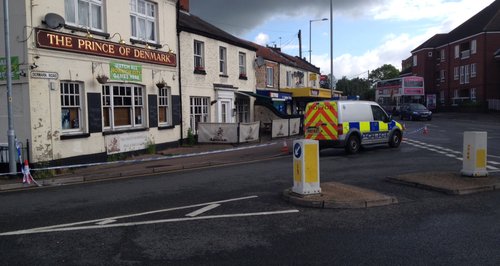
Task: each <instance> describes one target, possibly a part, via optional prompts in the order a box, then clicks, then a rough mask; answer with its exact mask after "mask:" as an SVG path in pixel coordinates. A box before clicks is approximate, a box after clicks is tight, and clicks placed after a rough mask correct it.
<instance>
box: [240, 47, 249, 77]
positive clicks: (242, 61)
mask: <svg viewBox="0 0 500 266" xmlns="http://www.w3.org/2000/svg"><path fill="white" fill-rule="evenodd" d="M238 70H239V76H240V77H246V76H247V55H246V53H243V52H238Z"/></svg>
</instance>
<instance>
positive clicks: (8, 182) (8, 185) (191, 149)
mask: <svg viewBox="0 0 500 266" xmlns="http://www.w3.org/2000/svg"><path fill="white" fill-rule="evenodd" d="M294 139H296V138H286V139H268V140H261V141H260V142H256V143H242V144H237V145H229V144H197V145H194V146H182V147H177V148H170V149H166V150H162V151H158V152H156V153H155V154H145V155H140V156H135V157H130V158H127V159H126V160H124V161H116V162H107V163H102V164H93V165H89V166H81V165H80V166H78V167H76V166H75V167H60V168H57V169H51V170H50V172H51V173H52V175H51V176H49V177H46V178H39V177H40V176H41V173H42V172H41V171H39V170H38V169H32V171H31V173H32V175H33V177H34V179H35V180H36V181H37V183H38V184H39V186H38V185H36V184H34V183H32V184H26V183H23V182H22V176H21V175H19V176H17V177H14V178H7V177H6V176H0V192H6V191H19V190H30V189H39V188H44V187H53V186H63V185H70V184H79V183H85V182H98V181H102V180H111V179H120V178H133V177H136V176H144V175H151V174H161V173H169V172H175V171H183V170H188V169H196V168H207V167H217V166H222V165H234V164H243V163H249V162H252V161H263V160H272V159H275V158H279V157H289V158H290V160H292V156H291V147H292V144H293V141H294ZM387 180H388V181H390V182H395V183H399V184H404V185H411V186H415V187H418V188H423V189H432V190H437V191H441V192H445V193H447V194H454V195H464V194H470V193H477V192H483V191H491V190H499V189H500V176H499V175H498V174H497V175H496V176H489V177H482V178H467V177H462V176H460V175H459V174H458V173H449V172H443V173H440V172H433V173H414V174H407V175H401V176H393V177H388V178H387ZM292 182H293V181H292V176H290V183H292ZM292 185H293V184H292ZM320 187H321V193H319V194H313V195H300V194H296V193H294V192H293V191H292V190H291V188H286V189H284V190H283V191H282V192H281V194H282V198H283V199H284V200H285V201H287V202H289V203H290V204H295V205H300V206H304V207H314V208H342V209H345V208H369V207H377V206H384V205H389V204H397V203H398V200H397V198H395V197H393V196H390V195H384V194H381V193H379V192H376V191H372V190H368V189H365V188H359V187H355V186H351V185H347V184H342V183H337V182H324V183H321V184H320ZM277 193H280V192H277Z"/></svg>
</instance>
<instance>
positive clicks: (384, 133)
mask: <svg viewBox="0 0 500 266" xmlns="http://www.w3.org/2000/svg"><path fill="white" fill-rule="evenodd" d="M371 109H372V114H373V121H372V122H370V135H371V136H370V138H371V140H372V141H371V142H373V143H386V142H387V141H388V140H389V127H390V123H391V121H390V119H389V116H388V115H387V113H386V112H385V111H384V110H383V109H382V108H381V107H380V106H378V105H371Z"/></svg>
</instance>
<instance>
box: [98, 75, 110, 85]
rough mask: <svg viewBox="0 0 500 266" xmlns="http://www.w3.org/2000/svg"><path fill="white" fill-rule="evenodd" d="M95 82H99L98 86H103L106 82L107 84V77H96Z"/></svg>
mask: <svg viewBox="0 0 500 266" xmlns="http://www.w3.org/2000/svg"><path fill="white" fill-rule="evenodd" d="M96 79H97V82H99V83H100V84H105V83H106V82H108V79H109V78H108V76H106V75H97V78H96Z"/></svg>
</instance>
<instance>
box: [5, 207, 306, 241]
mask: <svg viewBox="0 0 500 266" xmlns="http://www.w3.org/2000/svg"><path fill="white" fill-rule="evenodd" d="M297 212H299V210H284V211H270V212H251V213H234V214H224V215H210V216H200V217H188V218H174V219H161V220H152V221H141V222H131V223H119V224H104V225H89V226H76V227H63V228H56V227H54V228H52V229H51V228H45V229H43V228H42V227H40V228H33V229H27V230H19V231H12V232H6V233H1V234H0V236H9V235H26V234H37V233H49V232H66V231H75V230H89V229H102V228H113V227H126V226H136V225H146V224H159V223H173V222H184V221H196V220H209V219H221V218H236V217H250V216H265V215H276V214H287V213H297Z"/></svg>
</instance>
